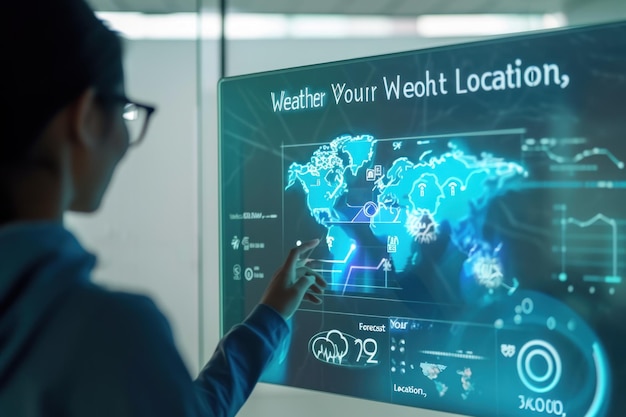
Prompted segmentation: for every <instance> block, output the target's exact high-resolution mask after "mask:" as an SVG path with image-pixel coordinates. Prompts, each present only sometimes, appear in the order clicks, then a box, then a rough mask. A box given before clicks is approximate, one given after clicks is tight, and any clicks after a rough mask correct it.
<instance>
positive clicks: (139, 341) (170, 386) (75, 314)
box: [0, 223, 289, 417]
mask: <svg viewBox="0 0 626 417" xmlns="http://www.w3.org/2000/svg"><path fill="white" fill-rule="evenodd" d="M95 262H96V259H95V257H94V256H93V255H91V254H89V253H87V252H86V251H85V250H84V249H83V248H82V247H81V245H80V244H79V243H78V241H77V240H76V239H75V237H74V236H73V235H72V234H71V233H70V232H68V231H67V230H66V229H65V228H64V227H63V225H62V224H60V223H22V224H13V225H8V226H4V227H1V228H0V416H2V417H46V416H51V417H53V416H64V417H78V416H85V417H87V416H89V417H104V416H107V417H109V416H114V417H130V416H133V417H142V416H146V417H147V416H150V417H161V416H163V417H165V416H167V417H185V416H233V415H235V414H236V413H237V411H238V410H239V408H240V407H241V406H242V404H243V403H244V401H245V400H246V399H247V398H248V396H249V394H250V392H251V391H252V388H253V387H254V385H255V384H256V382H257V380H258V378H259V377H260V375H261V373H262V371H263V369H264V368H265V366H266V364H267V363H268V362H269V361H270V360H271V358H272V356H273V353H274V352H275V351H276V349H277V347H278V346H279V345H280V343H281V342H282V341H283V340H284V339H285V338H286V337H287V334H288V332H289V328H288V326H287V324H286V323H285V321H284V320H283V319H282V317H281V316H280V315H279V314H278V313H276V312H275V311H274V310H272V309H271V308H270V307H267V306H264V305H259V306H258V307H257V308H256V309H255V310H254V311H253V312H252V313H251V314H250V316H249V317H248V318H247V319H246V320H245V321H244V322H243V323H242V324H241V325H238V326H236V327H235V328H233V329H232V330H231V331H230V332H229V333H228V334H227V335H226V336H225V337H224V338H223V339H222V340H221V342H220V343H219V345H218V347H217V349H216V351H215V353H214V355H213V357H212V359H211V360H210V361H209V362H208V363H207V365H206V366H205V367H204V369H203V370H202V371H201V373H200V375H199V376H198V378H197V379H196V380H195V381H194V380H192V378H191V377H190V375H189V373H188V371H187V369H186V368H185V366H184V364H183V361H182V360H181V357H180V355H179V353H178V351H177V350H176V347H175V345H174V340H173V338H172V333H171V330H170V327H169V325H168V322H167V320H166V319H165V317H164V316H163V315H162V314H161V313H160V312H159V310H158V309H157V308H156V306H155V305H154V303H153V302H152V301H151V300H150V299H148V298H146V297H143V296H139V295H133V294H127V293H122V292H113V291H108V290H105V289H103V288H101V287H99V286H97V285H95V284H93V283H92V282H90V275H91V270H92V269H93V267H94V265H95Z"/></svg>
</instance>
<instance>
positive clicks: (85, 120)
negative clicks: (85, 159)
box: [69, 88, 100, 147]
mask: <svg viewBox="0 0 626 417" xmlns="http://www.w3.org/2000/svg"><path fill="white" fill-rule="evenodd" d="M96 101H97V96H96V91H95V90H94V89H93V88H88V89H86V90H85V91H83V92H82V93H81V94H80V96H78V97H77V98H76V99H75V100H74V102H73V103H72V104H71V105H70V108H69V130H70V132H69V133H70V140H71V141H72V144H73V145H78V146H79V147H91V146H93V144H94V142H95V140H96V137H97V132H98V131H99V129H98V127H99V126H98V125H99V124H100V118H99V117H98V116H99V113H98V111H97V110H98V106H97V102H96Z"/></svg>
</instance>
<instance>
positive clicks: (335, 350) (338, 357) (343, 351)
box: [310, 330, 348, 365]
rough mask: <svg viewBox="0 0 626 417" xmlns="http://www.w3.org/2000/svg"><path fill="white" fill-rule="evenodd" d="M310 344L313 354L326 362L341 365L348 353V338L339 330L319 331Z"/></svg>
mask: <svg viewBox="0 0 626 417" xmlns="http://www.w3.org/2000/svg"><path fill="white" fill-rule="evenodd" d="M310 346H311V352H312V353H313V356H315V358H316V359H317V360H320V361H322V362H326V363H332V364H337V365H339V364H341V363H342V361H343V358H344V357H345V356H346V355H347V354H348V339H347V338H346V336H344V334H343V333H341V332H340V331H339V330H329V331H328V332H322V333H318V334H317V335H315V336H313V338H312V339H311V342H310Z"/></svg>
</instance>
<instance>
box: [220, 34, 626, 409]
mask: <svg viewBox="0 0 626 417" xmlns="http://www.w3.org/2000/svg"><path fill="white" fill-rule="evenodd" d="M625 163H626V23H617V24H610V25H601V26H592V27H587V28H577V29H569V30H561V31H556V32H550V33H542V34H532V35H524V36H517V37H510V38H506V39H502V40H495V41H486V42H478V43H471V44H465V45H460V46H454V47H445V48H437V49H430V50H424V51H415V52H407V53H400V54H393V55H386V56H379V57H372V58H365V59H358V60H350V61H343V62H337V63H331V64H324V65H316V66H310V67H302V68H296V69H288V70H283V71H276V72H268V73H262V74H254V75H249V76H241V77H233V78H227V79H225V80H223V81H222V82H221V84H220V175H221V180H220V184H221V242H222V258H221V272H222V274H221V280H222V294H221V300H222V324H223V328H224V330H225V331H226V330H228V329H229V328H230V327H231V326H232V325H234V324H235V323H238V322H240V321H241V320H242V319H244V318H245V317H246V315H247V314H248V313H249V312H250V310H251V309H252V308H253V307H254V305H255V304H256V303H257V302H258V300H259V298H260V296H261V294H262V293H263V291H264V289H265V287H266V286H267V283H268V282H269V280H270V279H271V276H272V274H273V272H274V271H275V270H276V268H277V267H278V266H279V265H280V264H281V263H282V261H283V259H284V258H285V256H286V254H287V252H288V250H289V249H290V248H291V247H292V246H294V245H297V244H298V242H300V241H305V240H309V239H313V238H319V239H320V241H321V243H320V245H319V246H318V247H317V248H316V249H315V250H314V251H313V252H312V253H310V254H309V255H308V258H309V259H310V263H309V265H310V267H311V268H313V269H315V270H316V271H317V272H319V273H320V274H321V275H323V276H324V277H325V278H326V280H327V281H328V283H329V286H328V289H327V290H326V292H325V294H324V296H323V298H324V303H323V304H322V305H319V306H317V305H312V304H306V303H305V304H303V305H302V308H301V309H300V310H299V311H298V312H297V313H296V314H295V316H294V317H293V319H292V321H291V322H290V325H291V327H292V330H293V331H292V335H291V338H290V339H289V340H288V342H287V343H285V345H284V346H283V349H282V351H281V352H280V353H279V354H278V355H277V357H276V359H275V361H274V362H273V363H272V365H271V366H270V368H269V369H268V371H267V373H266V374H265V376H264V380H265V381H267V382H274V383H278V384H283V385H290V386H295V387H302V388H306V389H313V390H321V391H327V392H332V393H338V394H344V395H350V396H355V397H360V398H367V399H373V400H377V401H382V402H389V403H395V404H402V405H407V406H412V407H417V408H427V409H433V410H441V411H446V412H451V413H456V414H458V415H471V416H506V417H510V416H562V417H566V416H570V417H582V416H584V417H595V416H597V417H605V416H610V417H614V416H622V415H624V414H623V413H624V411H623V410H626V397H625V396H624V395H620V394H623V393H625V392H626V384H625V382H624V381H625V379H626V359H625V357H624V346H625V341H626V324H625V323H624V320H626V284H625V283H624V279H625V276H626V259H625V255H626V169H625V168H626V165H625Z"/></svg>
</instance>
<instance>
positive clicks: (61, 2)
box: [0, 0, 123, 164]
mask: <svg viewBox="0 0 626 417" xmlns="http://www.w3.org/2000/svg"><path fill="white" fill-rule="evenodd" d="M8 3H9V4H7V5H3V6H2V12H1V16H2V17H0V22H1V23H0V31H1V32H0V33H1V34H2V35H1V39H2V41H1V42H2V49H0V53H1V54H3V55H4V58H3V60H2V61H3V64H2V66H3V67H5V71H6V75H5V76H4V77H2V83H3V84H5V85H4V86H3V88H2V89H1V90H0V91H1V93H0V94H2V95H3V96H4V97H5V100H4V101H5V106H3V107H4V108H5V110H3V111H2V123H1V124H0V131H1V132H2V133H0V164H5V163H10V162H12V163H16V161H19V160H20V159H21V158H22V157H23V156H24V155H25V154H26V153H27V152H28V150H29V149H30V148H31V147H32V145H33V143H34V142H35V141H36V140H37V138H38V137H39V136H40V134H41V132H42V130H43V129H44V128H45V126H46V125H47V124H48V123H49V122H50V120H51V119H52V117H53V116H54V115H55V114H56V113H57V112H59V111H60V110H61V109H63V108H64V107H65V106H67V105H68V104H69V103H70V102H71V101H72V100H74V99H76V98H77V97H78V96H79V95H80V94H81V93H82V92H83V91H85V90H86V89H87V88H89V87H91V86H93V87H95V88H96V89H97V90H98V91H99V92H101V93H108V92H111V91H112V89H113V88H114V87H115V86H116V85H117V84H119V83H121V82H123V71H122V51H121V49H122V45H121V41H120V39H119V37H118V36H117V34H115V33H114V32H112V31H111V30H110V29H109V28H107V27H106V26H105V24H104V23H103V22H102V21H100V20H99V19H98V18H97V17H96V16H95V15H94V13H93V11H92V10H91V9H90V8H89V6H88V5H87V4H86V3H85V2H84V1H83V0H31V1H28V0H10V1H9V2H8ZM7 104H8V106H7ZM7 107H8V109H7Z"/></svg>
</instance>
